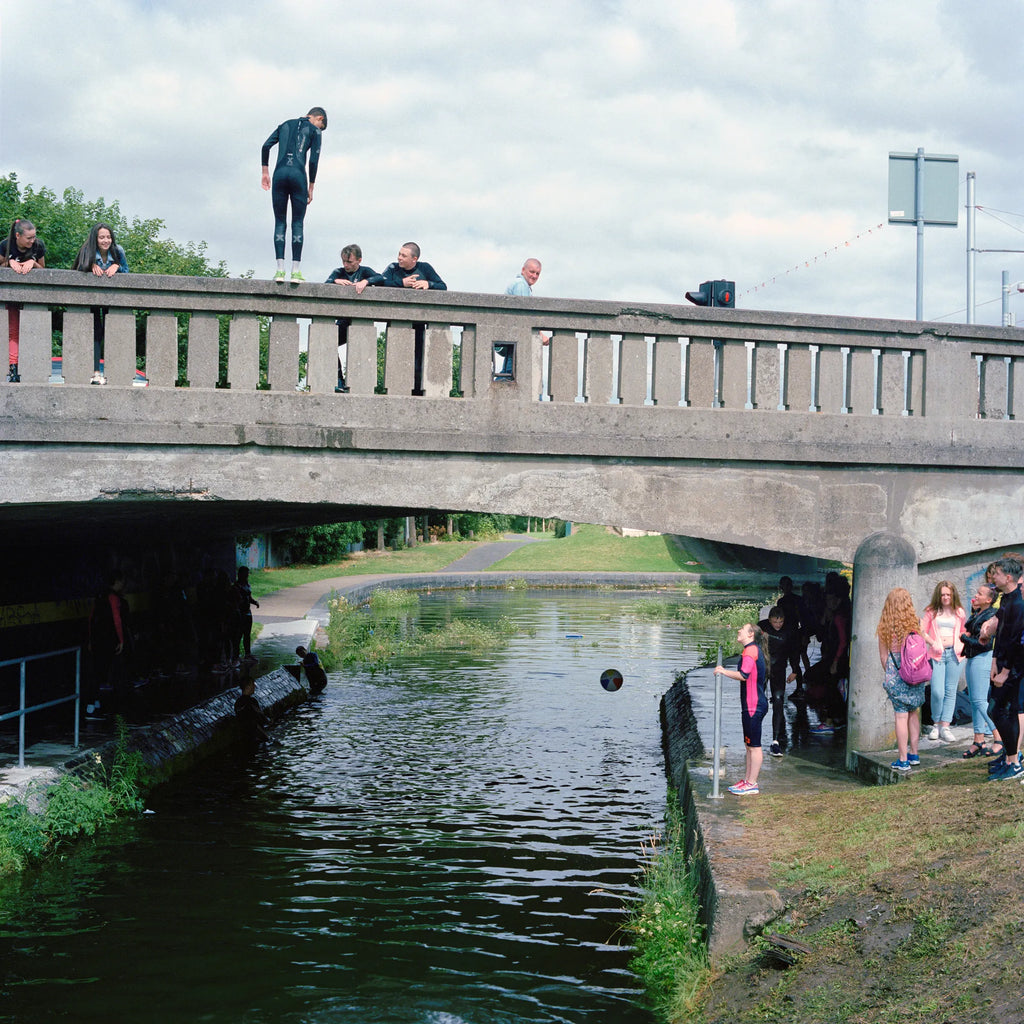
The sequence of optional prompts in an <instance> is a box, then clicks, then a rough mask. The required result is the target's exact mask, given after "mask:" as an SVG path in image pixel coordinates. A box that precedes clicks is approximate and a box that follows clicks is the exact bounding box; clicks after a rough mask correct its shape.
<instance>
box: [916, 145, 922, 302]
mask: <svg viewBox="0 0 1024 1024" xmlns="http://www.w3.org/2000/svg"><path fill="white" fill-rule="evenodd" d="M916 172H917V173H916V178H915V181H914V220H915V221H917V319H918V320H923V319H924V149H923V148H922V147H921V146H918V148H917V168H916Z"/></svg>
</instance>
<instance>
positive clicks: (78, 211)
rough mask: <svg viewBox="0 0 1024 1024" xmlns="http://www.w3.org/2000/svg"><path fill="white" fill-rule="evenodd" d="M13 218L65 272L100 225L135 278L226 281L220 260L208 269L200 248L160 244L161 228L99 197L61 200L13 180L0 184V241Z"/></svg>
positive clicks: (67, 194) (70, 192)
mask: <svg viewBox="0 0 1024 1024" xmlns="http://www.w3.org/2000/svg"><path fill="white" fill-rule="evenodd" d="M16 217H25V218H27V219H28V220H31V221H32V222H33V223H34V224H35V225H36V228H37V230H38V234H39V238H40V239H41V240H42V241H43V242H44V243H45V244H46V265H47V266H48V267H51V268H54V267H57V268H64V269H70V268H71V267H72V265H73V264H74V262H75V257H76V256H77V255H78V250H79V249H80V248H81V247H82V243H83V242H85V240H86V239H87V238H88V237H89V232H90V231H91V230H92V228H93V226H94V225H96V224H98V223H100V222H101V221H102V222H105V223H107V224H109V225H110V226H111V227H112V228H113V229H114V236H115V238H116V239H117V242H118V244H119V245H120V246H121V247H122V248H123V249H124V251H125V253H126V254H127V256H128V265H129V267H131V269H132V271H133V272H134V273H138V274H179V275H184V276H188V277H227V276H228V271H227V267H226V266H225V265H224V262H223V260H222V261H221V262H220V263H218V264H217V266H212V265H211V264H210V263H209V261H208V260H207V258H206V242H198V243H197V242H188V243H186V244H185V245H180V244H179V243H177V242H174V241H171V240H170V239H167V238H161V237H160V233H161V232H162V231H163V230H164V222H163V221H162V220H160V219H159V218H156V217H153V218H150V219H149V220H143V219H142V218H140V217H133V218H131V219H129V218H128V217H126V216H125V215H124V214H123V213H121V207H120V205H119V204H118V202H117V201H116V200H115V201H114V202H112V203H108V202H107V201H106V200H105V199H104V198H103V197H102V196H101V197H100V198H99V199H92V200H86V198H85V194H84V193H83V192H82V191H81V190H80V189H75V188H66V189H65V190H64V194H63V196H62V197H61V198H59V199H58V198H57V195H56V193H54V192H53V191H51V190H50V189H48V188H45V187H44V188H40V189H38V190H36V189H35V188H33V186H31V185H25V186H24V187H22V186H20V185H19V183H18V179H17V176H16V175H14V174H9V175H7V176H6V177H3V178H0V230H2V231H3V234H4V236H6V234H7V232H8V231H9V230H10V226H11V222H12V221H13V220H14V219H15V218H16Z"/></svg>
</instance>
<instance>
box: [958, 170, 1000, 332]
mask: <svg viewBox="0 0 1024 1024" xmlns="http://www.w3.org/2000/svg"><path fill="white" fill-rule="evenodd" d="M977 251H978V250H977V249H975V247H974V171H968V172H967V322H968V323H969V324H973V323H974V269H975V268H974V254H975V253H976V252H977ZM1003 284H1004V285H1005V284H1006V273H1005V271H1004V272H1003ZM1005 302H1006V295H1005V293H1004V295H1003V303H1004V308H1003V316H1004V318H1005V316H1006V308H1005ZM1004 323H1005V320H1004Z"/></svg>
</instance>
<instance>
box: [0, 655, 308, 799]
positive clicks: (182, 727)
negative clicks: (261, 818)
mask: <svg viewBox="0 0 1024 1024" xmlns="http://www.w3.org/2000/svg"><path fill="white" fill-rule="evenodd" d="M238 693H239V691H238V688H237V687H234V686H232V687H231V688H230V689H228V690H225V691H224V692H223V693H219V694H217V695H216V696H214V697H211V698H209V699H208V700H205V701H203V702H202V703H200V704H196V705H195V706H194V707H191V708H189V709H188V710H186V711H183V712H181V713H179V714H176V715H172V716H169V717H167V718H165V719H162V720H160V721H157V722H153V723H150V724H148V725H143V726H139V727H132V728H131V731H130V732H129V736H128V742H127V746H128V749H129V750H131V751H138V752H139V753H140V754H141V755H142V759H143V760H144V761H145V763H146V765H147V766H148V768H149V769H150V772H151V777H152V779H153V781H154V783H156V784H159V783H161V782H166V781H167V780H168V779H170V778H172V777H173V776H174V775H177V774H178V773H180V772H182V771H185V770H186V769H188V768H191V767H192V766H193V765H195V764H197V763H198V762H200V761H201V760H203V758H205V757H209V756H210V755H211V754H215V753H217V752H218V751H220V750H223V749H225V748H226V747H228V746H230V745H231V744H232V743H233V742H235V741H236V740H237V739H238V738H239V727H238V720H237V719H236V718H235V700H236V699H237V697H238ZM256 699H257V700H258V701H259V702H260V706H261V707H262V708H263V711H264V713H265V714H266V715H267V717H268V718H269V719H270V720H271V721H272V722H273V721H276V720H277V719H279V718H281V717H282V716H283V715H284V714H285V712H287V711H288V710H290V709H291V708H293V707H295V706H296V705H298V704H301V703H303V702H304V701H306V700H308V699H309V692H308V691H307V690H306V688H305V686H303V685H302V683H300V682H299V681H297V680H296V678H295V676H294V675H292V674H291V673H290V672H289V671H288V670H287V668H279V669H275V670H274V671H273V672H270V673H268V674H267V675H265V676H261V677H260V678H259V679H257V680H256ZM116 750H117V741H116V740H108V741H107V742H105V743H104V744H102V745H101V746H99V747H90V748H87V749H82V750H78V751H76V752H74V753H73V754H71V755H70V756H69V757H67V759H65V760H63V761H62V763H61V764H59V765H56V766H55V765H53V764H50V765H38V766H33V767H26V768H7V769H5V770H4V771H2V772H0V801H3V800H8V799H16V800H21V801H24V802H26V803H28V804H29V806H30V807H31V808H32V809H33V810H34V811H40V810H42V804H41V798H42V796H43V795H44V793H45V791H46V789H47V788H48V787H49V786H51V785H52V784H53V783H55V782H56V781H57V780H58V779H59V778H60V775H61V774H62V772H74V771H77V770H80V769H82V768H83V767H85V766H87V765H90V764H93V763H94V762H95V759H96V757H97V756H99V757H100V758H101V759H102V760H103V761H104V762H107V763H109V762H110V761H111V760H112V759H113V757H114V754H115V752H116Z"/></svg>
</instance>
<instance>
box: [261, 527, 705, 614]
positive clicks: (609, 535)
mask: <svg viewBox="0 0 1024 1024" xmlns="http://www.w3.org/2000/svg"><path fill="white" fill-rule="evenodd" d="M535 536H536V535H535ZM543 536H545V537H546V538H547V539H545V540H537V541H534V542H533V543H530V544H526V545H524V546H523V547H521V548H519V549H518V550H516V551H513V552H512V553H511V554H510V555H508V556H507V557H505V558H503V559H502V560H501V561H499V562H497V563H495V564H494V565H492V566H491V567H490V568H491V569H493V570H494V571H496V572H520V571H521V572H530V571H536V572H545V571H550V572H704V571H706V569H707V567H706V566H704V565H702V564H699V563H698V562H696V561H694V560H693V558H692V557H691V556H690V555H689V553H688V552H686V551H685V550H684V549H683V548H681V547H680V546H679V543H678V539H677V538H674V537H668V536H657V537H620V536H619V535H618V534H616V533H613V532H612V531H610V530H608V529H607V527H604V526H578V527H577V528H576V532H574V533H573V534H572V535H571V536H569V537H563V538H560V539H558V540H555V539H554V538H553V537H552V536H551V535H550V534H545V535H543ZM484 543H489V542H488V541H466V540H461V541H450V542H442V543H438V544H418V545H417V546H416V547H413V548H405V549H403V550H401V551H361V552H357V553H355V554H352V555H349V556H348V557H346V558H345V559H343V560H342V561H340V562H334V563H331V564H329V565H289V566H285V567H284V568H281V569H258V570H253V572H252V573H251V574H250V577H249V582H250V584H251V586H252V592H253V595H254V596H255V597H256V599H257V600H259V599H260V598H261V597H264V596H265V595H267V594H270V593H273V592H274V591H275V590H284V589H286V588H288V587H297V586H299V585H301V584H303V583H313V582H316V581H318V580H329V579H335V578H339V577H346V576H372V575H376V574H378V573H379V574H387V575H395V574H402V573H418V572H438V571H439V570H441V569H445V568H447V567H448V566H449V565H451V564H452V562H455V561H457V560H458V559H460V558H462V557H463V555H465V554H467V553H468V552H469V551H472V550H473V549H474V548H476V547H479V546H480V545H481V544H484Z"/></svg>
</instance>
